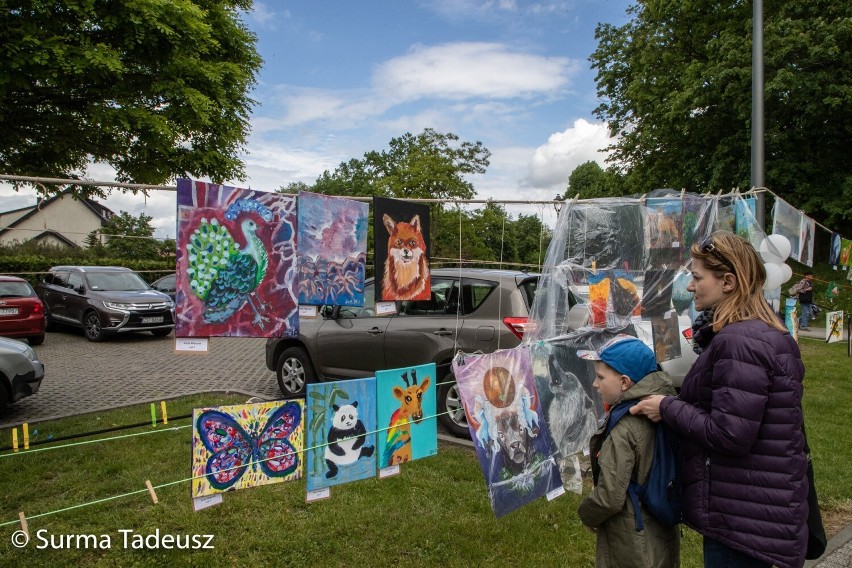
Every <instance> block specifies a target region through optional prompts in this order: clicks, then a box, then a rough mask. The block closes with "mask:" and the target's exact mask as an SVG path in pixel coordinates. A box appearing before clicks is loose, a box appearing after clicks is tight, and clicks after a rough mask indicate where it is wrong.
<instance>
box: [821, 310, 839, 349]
mask: <svg viewBox="0 0 852 568" xmlns="http://www.w3.org/2000/svg"><path fill="white" fill-rule="evenodd" d="M842 339H843V312H842V311H839V312H828V313H826V314H825V341H826V343H837V342H838V341H841V340H842Z"/></svg>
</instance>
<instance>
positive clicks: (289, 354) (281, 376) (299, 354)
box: [276, 347, 317, 397]
mask: <svg viewBox="0 0 852 568" xmlns="http://www.w3.org/2000/svg"><path fill="white" fill-rule="evenodd" d="M276 373H277V375H278V388H280V389H281V394H283V395H284V396H285V397H296V396H302V395H303V394H305V385H307V384H308V383H313V382H316V380H317V375H316V373H315V372H314V366H313V364H311V358H310V357H309V356H308V353H307V352H306V351H305V350H304V349H302V348H301V347H288V348H287V349H285V350H284V352H283V353H281V356H280V357H279V358H278V365H277V368H276Z"/></svg>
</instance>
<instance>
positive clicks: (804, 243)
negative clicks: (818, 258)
mask: <svg viewBox="0 0 852 568" xmlns="http://www.w3.org/2000/svg"><path fill="white" fill-rule="evenodd" d="M815 230H816V222H815V221H814V220H813V219H811V218H810V217H808V216H807V215H802V226H801V229H800V231H799V242H800V243H801V245H800V248H799V262H801V263H802V264H804V265H805V266H813V265H814V231H815Z"/></svg>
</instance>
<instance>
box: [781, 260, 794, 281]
mask: <svg viewBox="0 0 852 568" xmlns="http://www.w3.org/2000/svg"><path fill="white" fill-rule="evenodd" d="M792 277H793V269H792V268H790V267H789V266H787V265H786V264H781V284H783V283H784V282H786V281H787V280H789V279H790V278H792Z"/></svg>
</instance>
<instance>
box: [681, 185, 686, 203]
mask: <svg viewBox="0 0 852 568" xmlns="http://www.w3.org/2000/svg"><path fill="white" fill-rule="evenodd" d="M685 193H686V188H685V187H684V188H681V190H680V200H681V201H683V196H684V194H685Z"/></svg>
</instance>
